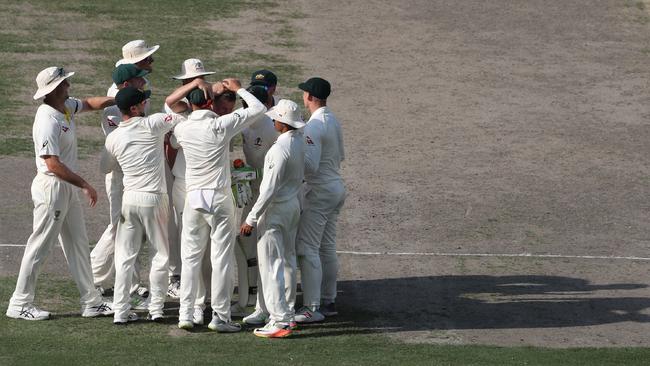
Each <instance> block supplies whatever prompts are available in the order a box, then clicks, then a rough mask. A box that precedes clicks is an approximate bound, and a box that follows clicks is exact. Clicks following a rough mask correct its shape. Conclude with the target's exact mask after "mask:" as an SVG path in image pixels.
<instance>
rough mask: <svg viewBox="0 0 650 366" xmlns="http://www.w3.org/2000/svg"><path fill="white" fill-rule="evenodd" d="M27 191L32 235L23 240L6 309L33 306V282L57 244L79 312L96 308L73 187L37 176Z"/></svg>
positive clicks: (99, 299) (96, 295) (97, 300)
mask: <svg viewBox="0 0 650 366" xmlns="http://www.w3.org/2000/svg"><path fill="white" fill-rule="evenodd" d="M31 191H32V201H33V202H34V222H33V232H32V235H31V236H30V237H29V239H28V240H27V246H26V247H25V253H24V254H23V260H22V262H21V264H20V272H19V273H18V281H17V282H16V290H15V291H14V293H13V296H12V297H11V299H10V300H9V306H10V307H14V308H18V309H20V308H22V306H23V305H25V304H29V303H32V302H34V294H35V290H36V279H37V277H38V275H39V273H40V272H41V269H42V267H43V264H44V263H45V260H46V259H47V257H48V256H49V254H50V251H51V250H52V248H53V247H54V245H55V244H56V242H57V241H58V242H59V243H61V246H62V247H63V253H64V254H65V258H66V261H67V262H68V267H69V268H70V274H71V275H72V278H73V279H74V281H75V283H76V284H77V288H78V289H79V295H80V296H81V305H82V308H83V307H87V306H94V305H97V304H100V303H101V302H102V297H101V295H100V294H99V292H98V291H97V290H96V289H95V286H94V284H93V276H92V272H91V269H90V247H89V245H88V236H87V235H86V223H85V221H84V216H83V209H82V208H81V203H80V202H79V197H78V196H77V187H75V186H73V185H71V184H69V183H66V182H64V181H62V180H60V179H59V178H57V177H55V176H50V175H46V174H43V173H38V174H37V175H36V177H35V178H34V180H33V181H32V187H31Z"/></svg>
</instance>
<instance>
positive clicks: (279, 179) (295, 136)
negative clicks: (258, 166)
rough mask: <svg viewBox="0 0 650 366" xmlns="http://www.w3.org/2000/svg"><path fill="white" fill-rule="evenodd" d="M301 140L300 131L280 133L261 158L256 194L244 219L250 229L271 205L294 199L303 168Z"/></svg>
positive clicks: (303, 147) (302, 144)
mask: <svg viewBox="0 0 650 366" xmlns="http://www.w3.org/2000/svg"><path fill="white" fill-rule="evenodd" d="M304 158H305V138H304V136H303V134H302V131H301V130H291V131H287V132H285V133H283V134H281V135H280V136H279V137H278V139H277V141H276V142H275V144H274V145H273V146H271V148H270V149H269V151H268V153H266V158H265V159H264V174H263V175H262V184H261V185H260V195H259V197H258V198H257V201H256V202H255V205H253V208H252V209H251V211H250V212H249V213H248V216H247V217H246V223H247V224H248V225H251V226H254V225H256V224H257V221H258V220H259V218H260V216H261V215H262V214H263V213H264V211H266V208H267V207H268V206H269V204H271V203H273V202H285V201H288V200H290V199H293V198H295V197H297V196H298V192H299V191H300V186H301V185H302V180H303V177H304V169H305V161H304Z"/></svg>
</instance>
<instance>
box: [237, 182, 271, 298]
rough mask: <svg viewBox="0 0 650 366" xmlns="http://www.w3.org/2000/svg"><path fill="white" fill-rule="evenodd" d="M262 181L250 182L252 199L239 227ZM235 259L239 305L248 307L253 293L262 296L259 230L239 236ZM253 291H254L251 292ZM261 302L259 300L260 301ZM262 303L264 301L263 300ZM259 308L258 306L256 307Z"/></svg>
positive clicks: (242, 211) (242, 212)
mask: <svg viewBox="0 0 650 366" xmlns="http://www.w3.org/2000/svg"><path fill="white" fill-rule="evenodd" d="M260 182H261V179H258V180H254V181H251V182H250V186H251V192H252V198H251V201H250V203H249V204H248V205H246V206H244V207H243V209H242V210H241V215H240V218H241V219H240V220H239V222H238V226H241V224H242V223H243V222H244V221H245V220H246V217H247V216H248V213H249V212H250V211H251V209H252V208H253V205H254V204H255V202H256V201H257V197H259V195H260ZM235 259H236V260H237V284H238V287H239V305H240V306H241V307H244V308H245V307H246V306H248V298H249V296H250V294H251V293H255V291H256V290H257V294H256V296H260V293H259V290H258V289H257V277H258V273H259V270H258V268H257V228H254V229H253V232H252V233H251V235H249V236H242V235H237V246H235ZM251 290H252V291H251ZM258 301H259V300H258ZM262 301H264V300H263V299H262ZM256 308H258V306H256Z"/></svg>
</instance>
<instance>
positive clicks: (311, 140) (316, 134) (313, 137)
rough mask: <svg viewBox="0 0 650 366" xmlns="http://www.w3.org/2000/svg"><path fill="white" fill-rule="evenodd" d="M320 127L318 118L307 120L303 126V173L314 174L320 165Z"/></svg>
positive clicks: (320, 123)
mask: <svg viewBox="0 0 650 366" xmlns="http://www.w3.org/2000/svg"><path fill="white" fill-rule="evenodd" d="M322 127H323V123H322V122H321V121H320V120H317V119H314V120H311V121H309V123H307V125H306V126H305V132H304V134H305V174H314V173H316V172H317V171H318V167H319V165H320V156H321V149H322V134H323V133H322V130H323V129H322Z"/></svg>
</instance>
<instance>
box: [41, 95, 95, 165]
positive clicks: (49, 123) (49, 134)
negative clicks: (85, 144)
mask: <svg viewBox="0 0 650 366" xmlns="http://www.w3.org/2000/svg"><path fill="white" fill-rule="evenodd" d="M82 109H83V102H82V101H81V100H79V99H76V98H68V100H66V101H65V113H61V112H59V111H57V110H56V109H54V108H52V107H51V106H49V105H47V104H41V106H40V107H38V110H37V111H36V117H34V127H33V129H32V137H33V140H34V153H35V158H36V169H37V170H38V171H39V172H40V173H45V174H48V175H53V173H51V172H50V171H49V170H48V169H47V165H46V164H45V160H43V158H41V157H42V156H45V155H56V156H58V157H59V161H61V163H63V164H64V165H65V166H66V167H68V169H70V170H71V171H73V172H76V171H77V137H76V136H75V131H76V125H75V123H74V116H75V114H77V113H79V112H81V110H82Z"/></svg>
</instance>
